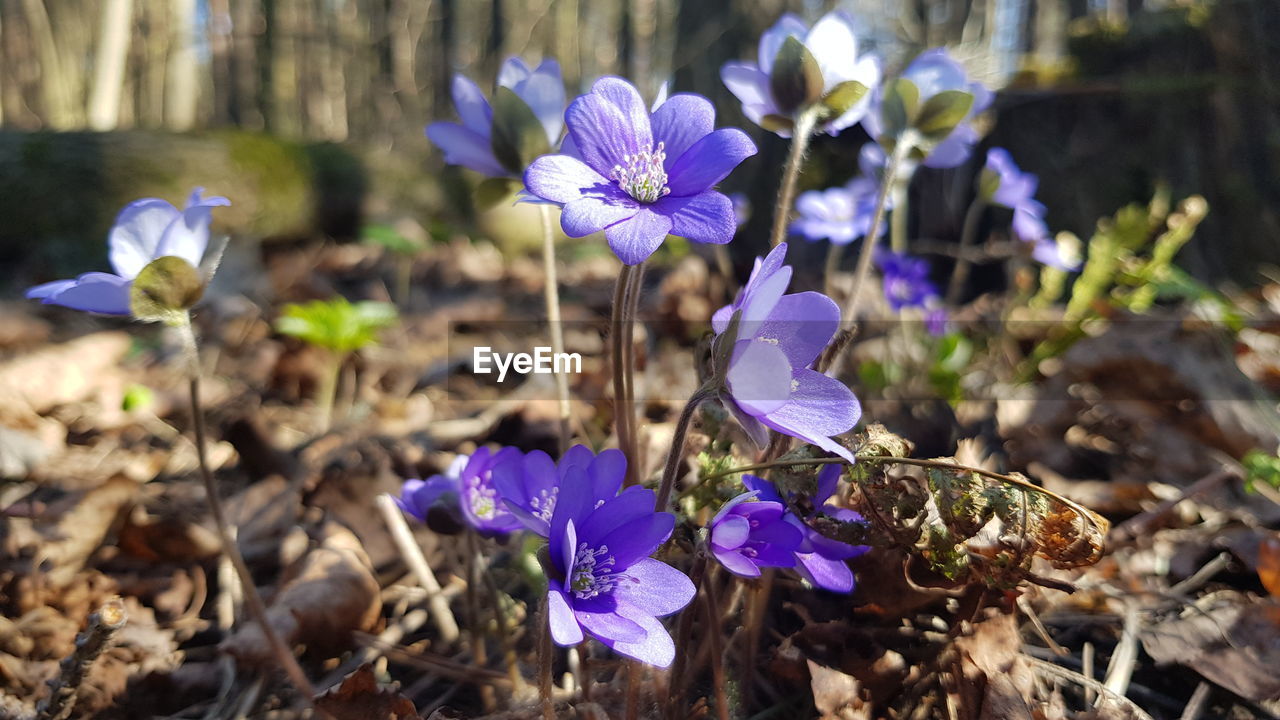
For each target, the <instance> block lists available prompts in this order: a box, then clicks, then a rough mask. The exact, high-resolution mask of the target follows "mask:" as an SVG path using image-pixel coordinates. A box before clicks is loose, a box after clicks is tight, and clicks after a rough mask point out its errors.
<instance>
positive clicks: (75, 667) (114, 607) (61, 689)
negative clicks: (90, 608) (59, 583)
mask: <svg viewBox="0 0 1280 720" xmlns="http://www.w3.org/2000/svg"><path fill="white" fill-rule="evenodd" d="M128 619H129V618H128V615H127V614H126V613H125V610H124V603H123V602H121V601H120V598H113V599H111V600H108V601H107V602H106V603H105V604H104V605H103V606H102V607H100V608H98V610H97V611H96V612H94V613H93V614H92V615H90V616H89V626H88V627H86V628H85V629H84V631H83V632H81V633H80V634H79V635H77V636H76V649H75V650H74V651H72V653H71V654H70V655H68V656H67V657H65V658H63V659H62V662H61V663H60V664H59V665H58V677H56V678H54V679H52V680H50V681H49V690H50V693H49V697H47V698H45V699H44V700H41V701H40V704H39V705H37V706H36V717H37V718H38V720H66V718H69V717H71V711H72V710H74V709H75V706H76V691H77V690H79V689H80V684H81V683H83V682H84V679H85V676H87V675H88V674H89V668H90V667H92V666H93V661H94V660H97V659H98V656H99V655H101V654H102V651H103V650H105V649H106V647H107V643H109V642H110V641H111V636H112V635H115V634H116V631H117V630H119V629H120V628H122V627H124V624H125V622H126V621H127V620H128Z"/></svg>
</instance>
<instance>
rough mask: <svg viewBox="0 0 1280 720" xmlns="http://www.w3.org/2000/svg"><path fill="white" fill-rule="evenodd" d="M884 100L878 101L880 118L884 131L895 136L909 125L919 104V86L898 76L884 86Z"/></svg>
mask: <svg viewBox="0 0 1280 720" xmlns="http://www.w3.org/2000/svg"><path fill="white" fill-rule="evenodd" d="M884 88H885V90H884V100H883V101H881V103H880V120H881V124H882V125H883V126H884V132H885V134H886V135H888V136H890V137H897V136H899V135H901V134H902V132H903V131H904V130H906V129H907V128H908V127H910V126H911V123H912V120H914V119H915V116H916V108H917V107H918V106H919V104H920V88H918V87H916V84H915V83H913V82H911V81H910V80H908V79H906V78H898V79H896V80H894V81H893V82H890V83H888V84H886V85H885V86H884Z"/></svg>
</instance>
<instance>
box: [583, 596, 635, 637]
mask: <svg viewBox="0 0 1280 720" xmlns="http://www.w3.org/2000/svg"><path fill="white" fill-rule="evenodd" d="M584 604H585V603H582V602H577V603H574V606H573V615H574V617H576V618H577V619H578V622H579V623H581V624H582V627H583V629H585V630H586V631H587V632H589V633H591V634H592V635H594V636H595V637H596V638H597V639H599V640H600V641H601V642H603V643H605V644H606V645H608V644H609V642H607V641H612V642H614V643H618V642H638V641H642V640H644V638H645V635H646V634H647V633H646V632H645V629H644V627H643V626H642V625H640V624H639V623H637V622H635V621H633V620H630V619H628V618H625V617H622V616H621V615H619V614H618V613H617V612H616V606H615V607H614V608H610V609H609V610H606V611H602V612H592V611H590V610H586V609H583V605H584Z"/></svg>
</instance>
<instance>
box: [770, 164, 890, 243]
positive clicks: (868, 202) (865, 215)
mask: <svg viewBox="0 0 1280 720" xmlns="http://www.w3.org/2000/svg"><path fill="white" fill-rule="evenodd" d="M879 195H880V185H879V183H877V182H876V181H875V180H872V179H871V178H869V177H862V176H859V177H856V178H854V179H852V180H850V181H849V183H848V184H846V185H842V186H840V187H833V188H827V189H826V190H806V191H805V192H802V193H800V197H799V198H797V199H796V213H797V214H798V215H799V217H798V218H796V220H795V221H794V222H792V223H791V228H790V230H791V232H792V233H794V234H796V235H800V236H801V237H803V238H805V239H806V240H811V241H815V242H816V241H818V240H830V241H831V242H833V243H835V244H837V245H847V244H848V243H851V242H853V241H854V240H857V239H858V238H860V237H862V236H863V235H866V234H867V233H868V232H870V231H871V219H872V217H873V216H874V215H875V211H876V198H878V197H879ZM886 203H887V205H892V203H890V202H888V199H887V198H886ZM887 227H888V226H887V225H886V224H885V223H881V224H880V236H881V237H883V236H884V233H885V230H886V228H887Z"/></svg>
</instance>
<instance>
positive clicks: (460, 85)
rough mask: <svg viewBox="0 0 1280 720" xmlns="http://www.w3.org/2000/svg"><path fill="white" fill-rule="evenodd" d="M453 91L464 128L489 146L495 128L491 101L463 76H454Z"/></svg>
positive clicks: (454, 104) (455, 105) (456, 107)
mask: <svg viewBox="0 0 1280 720" xmlns="http://www.w3.org/2000/svg"><path fill="white" fill-rule="evenodd" d="M451 90H452V93H453V106H454V108H455V109H457V111H458V117H459V118H460V119H461V120H462V126H463V127H465V128H466V129H468V130H470V131H471V132H473V133H475V134H477V135H479V136H480V137H482V138H484V142H485V143H486V144H488V142H489V128H490V127H492V126H493V110H491V109H490V108H489V101H488V100H485V98H484V93H483V92H480V88H479V87H478V86H477V85H476V84H475V83H473V82H471V80H470V79H469V78H467V77H466V76H465V75H462V74H457V75H454V76H453V84H452V86H451ZM428 134H429V133H428ZM436 144H437V145H439V144H440V143H436ZM459 164H461V163H459Z"/></svg>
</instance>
